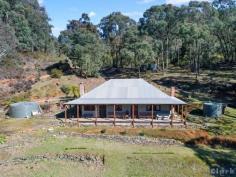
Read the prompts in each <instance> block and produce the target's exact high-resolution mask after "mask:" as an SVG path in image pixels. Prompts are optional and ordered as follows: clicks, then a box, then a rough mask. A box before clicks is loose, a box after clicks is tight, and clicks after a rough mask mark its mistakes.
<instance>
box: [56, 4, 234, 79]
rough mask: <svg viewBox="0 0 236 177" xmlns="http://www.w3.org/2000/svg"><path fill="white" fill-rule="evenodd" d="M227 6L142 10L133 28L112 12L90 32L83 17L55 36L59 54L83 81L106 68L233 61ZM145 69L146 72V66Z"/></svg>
mask: <svg viewBox="0 0 236 177" xmlns="http://www.w3.org/2000/svg"><path fill="white" fill-rule="evenodd" d="M235 7H236V6H235V1H233V0H224V1H221V0H216V1H213V3H209V2H190V3H189V5H186V6H181V7H177V6H173V5H166V4H164V5H159V6H152V7H151V8H150V9H148V10H146V11H145V12H144V14H143V17H142V18H140V20H139V22H138V23H136V22H135V21H134V20H133V19H131V18H129V17H127V16H125V15H123V14H121V13H120V12H114V13H112V14H110V15H108V16H106V17H104V18H103V19H102V20H101V22H100V23H99V24H98V25H97V26H96V25H94V24H92V23H91V21H90V19H89V17H88V15H87V14H83V15H82V17H81V18H80V19H79V20H72V21H70V23H69V24H68V25H67V30H65V31H63V32H61V35H60V36H59V42H60V44H61V46H60V49H61V51H62V52H64V53H65V54H67V55H68V56H69V57H70V58H71V59H72V60H73V63H74V64H75V65H76V66H77V67H78V69H80V71H81V73H83V74H84V75H87V76H94V75H96V74H97V73H98V71H99V70H100V69H101V68H103V67H106V66H113V67H121V68H123V67H132V68H136V69H139V68H140V67H142V66H143V65H148V64H154V63H156V64H158V66H159V69H161V70H163V71H167V70H168V67H169V64H170V63H171V64H174V65H178V66H181V67H189V68H190V69H191V71H192V72H195V73H196V77H197V76H198V74H199V69H200V68H201V67H205V68H211V67H214V65H215V64H216V63H219V62H226V63H231V62H235V61H236V8H235ZM147 67H148V66H147Z"/></svg>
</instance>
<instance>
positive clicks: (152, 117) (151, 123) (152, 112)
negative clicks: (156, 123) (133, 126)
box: [151, 104, 153, 128]
mask: <svg viewBox="0 0 236 177" xmlns="http://www.w3.org/2000/svg"><path fill="white" fill-rule="evenodd" d="M151 126H152V128H153V104H152V122H151Z"/></svg>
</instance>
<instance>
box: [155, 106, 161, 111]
mask: <svg viewBox="0 0 236 177" xmlns="http://www.w3.org/2000/svg"><path fill="white" fill-rule="evenodd" d="M153 109H154V111H160V110H161V106H160V105H154V108H153Z"/></svg>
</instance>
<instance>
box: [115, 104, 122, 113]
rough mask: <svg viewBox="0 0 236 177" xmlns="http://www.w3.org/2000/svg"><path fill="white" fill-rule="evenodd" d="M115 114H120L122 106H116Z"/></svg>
mask: <svg viewBox="0 0 236 177" xmlns="http://www.w3.org/2000/svg"><path fill="white" fill-rule="evenodd" d="M115 110H116V112H121V111H123V106H122V105H121V104H119V105H116V109H115Z"/></svg>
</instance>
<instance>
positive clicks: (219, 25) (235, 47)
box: [212, 0, 236, 62]
mask: <svg viewBox="0 0 236 177" xmlns="http://www.w3.org/2000/svg"><path fill="white" fill-rule="evenodd" d="M213 6H214V7H215V8H216V9H217V12H218V14H217V16H215V18H214V20H213V23H212V31H213V34H214V35H215V36H216V37H217V38H218V40H219V42H220V46H221V51H222V52H223V55H224V58H225V61H227V62H233V61H236V2H235V1H234V0H224V1H222V0H215V1H213Z"/></svg>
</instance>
